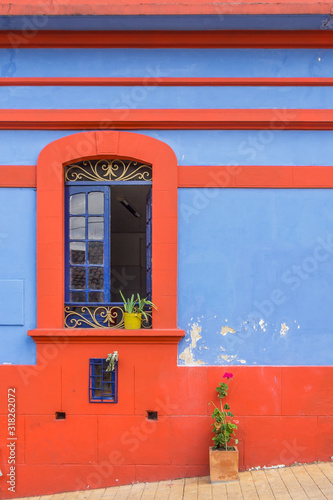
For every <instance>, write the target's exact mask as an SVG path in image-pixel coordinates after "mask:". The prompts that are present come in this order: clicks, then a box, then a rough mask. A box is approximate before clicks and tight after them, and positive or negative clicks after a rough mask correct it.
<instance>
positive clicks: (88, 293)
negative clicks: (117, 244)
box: [65, 185, 111, 305]
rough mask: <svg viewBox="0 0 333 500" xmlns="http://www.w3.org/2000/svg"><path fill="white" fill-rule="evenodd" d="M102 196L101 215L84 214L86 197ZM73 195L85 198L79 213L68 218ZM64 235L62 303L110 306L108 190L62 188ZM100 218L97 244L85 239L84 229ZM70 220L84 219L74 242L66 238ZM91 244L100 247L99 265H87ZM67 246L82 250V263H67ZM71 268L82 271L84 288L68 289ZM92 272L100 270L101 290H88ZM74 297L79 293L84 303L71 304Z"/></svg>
mask: <svg viewBox="0 0 333 500" xmlns="http://www.w3.org/2000/svg"><path fill="white" fill-rule="evenodd" d="M98 192H99V193H103V195H104V212H103V214H101V213H95V214H94V213H88V196H89V194H90V193H98ZM76 194H83V195H84V196H85V206H84V209H83V210H82V212H80V213H75V214H71V212H70V199H71V196H73V195H76ZM65 215H66V216H65V231H66V253H65V260H66V266H65V267H66V279H65V301H66V303H69V304H73V305H82V304H86V305H95V304H101V303H103V304H104V303H108V302H110V245H111V242H110V217H111V214H110V190H109V187H108V186H100V185H89V186H87V185H86V186H82V185H80V186H77V185H76V186H72V185H71V186H66V210H65ZM91 217H93V218H95V219H96V218H103V238H102V239H99V240H95V239H91V238H89V234H88V227H89V218H91ZM74 218H82V219H84V235H82V236H80V237H76V238H71V237H70V225H71V220H73V219H74ZM94 242H100V243H103V264H101V263H99V264H93V263H89V257H88V255H89V245H90V244H91V243H94ZM71 243H79V244H81V245H84V247H85V257H84V262H82V263H74V262H71V252H70V245H71ZM75 268H80V269H82V271H84V276H85V286H84V287H83V288H74V287H73V286H72V285H71V272H72V270H73V272H74V269H75ZM93 268H103V271H104V272H103V276H104V280H103V287H100V288H92V287H89V273H90V272H91V271H92V270H93ZM98 292H100V293H103V300H99V301H95V300H90V298H91V297H92V295H93V294H94V293H95V294H96V293H98ZM75 293H77V294H78V293H81V295H82V298H83V295H84V300H72V296H73V295H74V294H75Z"/></svg>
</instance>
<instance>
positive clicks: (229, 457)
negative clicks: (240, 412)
mask: <svg viewBox="0 0 333 500" xmlns="http://www.w3.org/2000/svg"><path fill="white" fill-rule="evenodd" d="M223 378H226V379H227V380H229V379H232V378H233V374H232V373H227V372H226V373H225V374H224V375H223ZM228 390H229V386H228V383H227V382H221V383H220V385H219V386H218V387H216V391H217V397H218V398H219V400H220V405H219V407H218V406H216V405H215V404H214V403H213V402H212V404H213V405H214V407H215V408H214V411H213V414H212V418H213V419H214V420H215V421H214V423H213V429H212V432H213V433H214V434H215V435H214V437H213V438H212V439H213V441H214V443H215V446H212V447H211V448H210V449H209V467H210V480H211V481H212V482H215V481H234V480H236V479H238V449H237V447H236V445H237V443H238V439H235V437H234V435H235V430H236V429H237V424H238V420H234V419H233V414H232V413H231V411H230V406H229V405H228V403H224V405H223V404H222V399H224V398H225V397H226V396H227V395H228ZM231 442H233V444H231Z"/></svg>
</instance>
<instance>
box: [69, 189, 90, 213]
mask: <svg viewBox="0 0 333 500" xmlns="http://www.w3.org/2000/svg"><path fill="white" fill-rule="evenodd" d="M85 212H86V195H85V194H84V193H78V194H72V196H70V198H69V213H70V214H71V215H79V214H84V213H85Z"/></svg>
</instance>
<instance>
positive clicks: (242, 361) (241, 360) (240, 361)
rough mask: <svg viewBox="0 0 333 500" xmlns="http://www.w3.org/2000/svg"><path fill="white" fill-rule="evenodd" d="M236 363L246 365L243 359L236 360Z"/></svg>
mask: <svg viewBox="0 0 333 500" xmlns="http://www.w3.org/2000/svg"><path fill="white" fill-rule="evenodd" d="M237 361H239V363H242V365H244V364H245V363H246V360H245V359H237Z"/></svg>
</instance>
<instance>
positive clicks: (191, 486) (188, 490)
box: [183, 477, 199, 500]
mask: <svg viewBox="0 0 333 500" xmlns="http://www.w3.org/2000/svg"><path fill="white" fill-rule="evenodd" d="M198 484H199V479H198V478H197V477H188V478H186V479H185V487H184V494H183V500H197V498H198Z"/></svg>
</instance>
